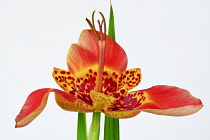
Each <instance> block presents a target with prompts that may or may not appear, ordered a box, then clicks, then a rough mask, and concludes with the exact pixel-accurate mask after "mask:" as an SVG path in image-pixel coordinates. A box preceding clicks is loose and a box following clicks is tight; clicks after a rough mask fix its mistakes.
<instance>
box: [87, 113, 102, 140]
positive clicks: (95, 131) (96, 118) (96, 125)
mask: <svg viewBox="0 0 210 140" xmlns="http://www.w3.org/2000/svg"><path fill="white" fill-rule="evenodd" d="M100 118H101V113H100V112H94V113H93V116H92V123H91V126H90V135H89V140H99V134H100Z"/></svg>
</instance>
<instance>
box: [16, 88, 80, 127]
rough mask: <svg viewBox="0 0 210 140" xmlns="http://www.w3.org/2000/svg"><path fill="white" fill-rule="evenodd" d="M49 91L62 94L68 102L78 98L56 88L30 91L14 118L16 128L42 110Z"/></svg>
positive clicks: (26, 123)
mask: <svg viewBox="0 0 210 140" xmlns="http://www.w3.org/2000/svg"><path fill="white" fill-rule="evenodd" d="M50 92H56V93H58V94H60V95H62V96H63V97H64V98H65V99H66V100H68V101H69V102H76V101H77V100H78V98H76V97H75V96H73V95H71V94H68V93H66V92H64V91H61V90H58V89H52V88H43V89H38V90H36V91H34V92H32V93H31V94H30V95H29V96H28V98H27V100H26V102H25V104H24V105H23V107H22V109H21V111H20V113H19V114H18V115H17V117H16V119H15V121H16V126H15V127H16V128H17V127H23V126H26V125H28V124H29V123H30V122H32V121H33V120H34V119H35V118H36V117H37V116H38V115H39V114H40V113H41V112H42V111H43V110H44V108H45V106H46V104H47V100H48V95H49V93H50Z"/></svg>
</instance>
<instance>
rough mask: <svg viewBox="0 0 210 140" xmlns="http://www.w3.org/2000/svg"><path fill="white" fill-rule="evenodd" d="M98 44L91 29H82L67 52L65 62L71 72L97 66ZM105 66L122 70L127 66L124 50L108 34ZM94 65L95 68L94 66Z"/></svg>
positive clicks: (117, 70)
mask: <svg viewBox="0 0 210 140" xmlns="http://www.w3.org/2000/svg"><path fill="white" fill-rule="evenodd" d="M98 59H99V44H98V40H97V38H96V37H95V35H94V33H93V31H92V30H84V31H82V33H81V35H80V38H79V41H78V43H77V44H73V45H72V46H71V47H70V49H69V52H68V56H67V64H68V68H69V70H70V72H72V73H73V74H75V73H77V72H80V71H81V70H83V69H84V68H88V69H95V68H97V66H98ZM104 63H105V65H104V67H105V68H109V69H112V70H114V71H116V72H119V73H121V72H123V71H124V70H125V69H126V67H127V56H126V53H125V51H124V50H123V49H122V48H121V47H120V46H119V45H118V44H117V43H116V42H115V41H114V40H113V39H111V38H110V37H109V36H107V37H106V43H105V62H104ZM94 67H95V68H94Z"/></svg>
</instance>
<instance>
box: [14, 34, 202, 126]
mask: <svg viewBox="0 0 210 140" xmlns="http://www.w3.org/2000/svg"><path fill="white" fill-rule="evenodd" d="M96 34H99V35H100V32H96ZM102 36H103V35H102ZM105 37H106V38H105ZM101 40H102V41H101ZM101 40H98V39H97V38H96V35H95V33H94V31H92V30H84V31H82V33H81V35H80V38H79V41H78V43H77V44H73V45H71V47H70V49H69V52H68V55H67V64H68V69H69V70H68V71H67V70H63V69H58V68H54V71H53V73H52V75H53V78H54V79H55V81H56V83H57V84H58V85H59V86H60V87H61V88H62V89H63V91H62V90H59V89H54V88H43V89H38V90H36V91H34V92H32V93H31V94H30V95H29V96H28V98H27V100H26V102H25V104H24V105H23V107H22V109H21V111H20V113H19V114H18V116H17V117H16V119H15V120H16V127H23V126H26V125H27V124H29V123H30V122H31V121H33V120H34V119H35V118H36V117H37V116H38V115H39V114H40V113H41V112H42V111H43V109H44V108H45V106H46V103H47V99H48V95H49V93H50V92H54V93H55V99H56V102H57V104H58V105H59V106H60V107H61V108H62V109H64V110H67V111H76V112H103V113H104V114H106V115H108V116H110V117H113V118H130V117H134V116H136V115H137V114H139V113H140V111H145V112H149V113H154V114H159V115H169V116H183V115H189V114H193V113H195V112H197V111H198V110H200V109H201V108H202V102H201V100H200V99H197V98H195V97H193V96H192V95H191V94H190V93H189V92H188V91H187V90H185V89H181V88H178V87H174V86H167V85H157V86H154V87H151V88H148V89H144V90H138V91H131V92H129V91H130V90H131V89H133V88H134V87H136V86H137V85H138V84H139V83H140V81H141V77H142V74H141V71H140V69H139V68H134V69H129V70H126V67H127V61H128V60H127V56H126V53H125V51H124V50H123V49H122V48H121V47H120V46H119V45H118V44H117V43H116V42H115V41H114V40H113V39H111V38H110V37H109V36H104V39H101ZM104 43H105V44H104ZM101 47H102V48H103V49H104V52H103V53H104V54H103V53H102V54H103V55H102V56H103V58H104V62H103V69H102V70H103V71H102V73H101V74H100V73H99V71H98V68H99V65H100V63H99V60H100V58H99V57H101V55H99V54H101V53H100V51H101V49H100V48H101ZM98 75H101V82H100V80H99V79H98V78H97V77H99V76H98ZM96 87H101V88H100V89H99V90H96Z"/></svg>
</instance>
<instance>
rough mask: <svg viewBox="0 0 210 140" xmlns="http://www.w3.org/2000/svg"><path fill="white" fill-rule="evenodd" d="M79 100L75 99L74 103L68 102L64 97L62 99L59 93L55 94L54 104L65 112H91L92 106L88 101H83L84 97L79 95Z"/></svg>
mask: <svg viewBox="0 0 210 140" xmlns="http://www.w3.org/2000/svg"><path fill="white" fill-rule="evenodd" d="M78 96H80V99H77V100H76V101H75V102H69V101H68V100H67V99H66V98H65V97H63V96H62V95H61V94H59V93H55V100H56V103H57V104H58V105H59V106H60V107H61V108H62V109H64V110H66V111H74V112H81V113H85V112H93V106H92V105H90V103H92V102H90V101H89V100H87V99H85V98H84V96H82V95H81V94H79V95H78Z"/></svg>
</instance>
